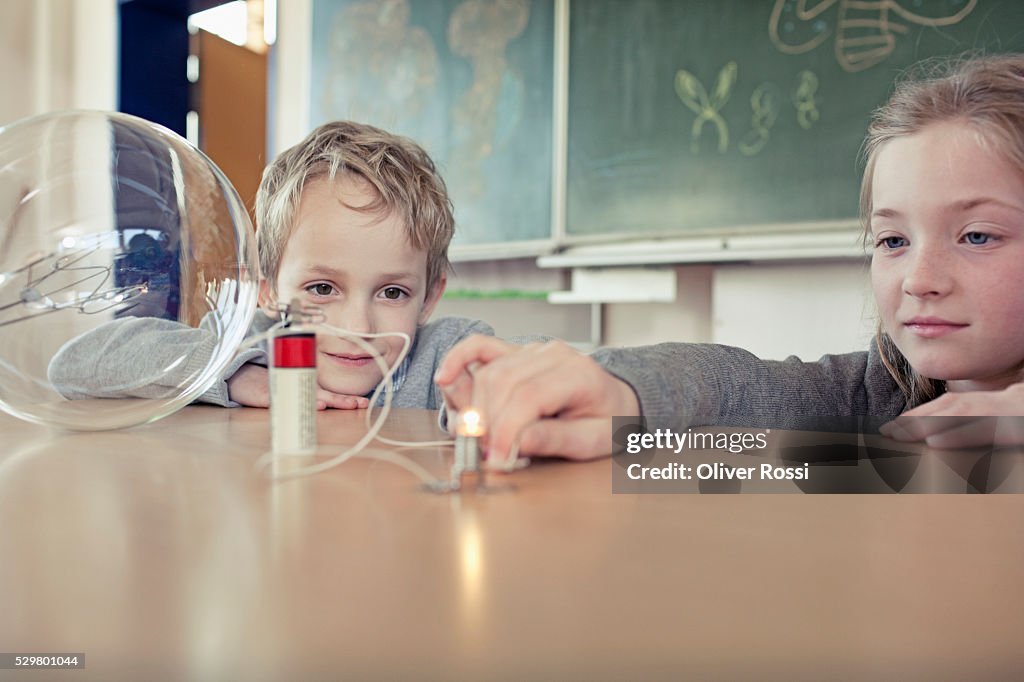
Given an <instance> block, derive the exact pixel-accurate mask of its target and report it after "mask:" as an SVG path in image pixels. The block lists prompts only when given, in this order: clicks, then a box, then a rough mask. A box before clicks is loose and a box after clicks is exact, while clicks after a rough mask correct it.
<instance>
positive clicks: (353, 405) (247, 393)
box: [228, 363, 370, 410]
mask: <svg viewBox="0 0 1024 682" xmlns="http://www.w3.org/2000/svg"><path fill="white" fill-rule="evenodd" d="M228 397H229V398H231V400H233V401H235V402H236V403H238V404H239V405H244V406H246V407H270V371H269V370H268V369H267V368H266V367H262V366H260V365H254V364H251V363H250V364H246V365H242V367H241V368H240V369H239V370H238V371H237V372H235V373H234V375H232V377H231V378H230V379H228ZM369 404H370V401H369V400H368V399H366V398H365V397H363V396H361V395H359V396H356V395H344V394H341V393H332V392H331V391H328V390H326V389H324V388H318V389H317V392H316V409H318V410H326V409H327V408H328V407H332V408H334V409H336V410H358V409H363V408H365V407H368V406H369Z"/></svg>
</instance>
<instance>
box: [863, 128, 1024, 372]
mask: <svg viewBox="0 0 1024 682" xmlns="http://www.w3.org/2000/svg"><path fill="white" fill-rule="evenodd" d="M872 204H873V207H872V209H873V213H872V216H871V232H872V237H873V241H874V243H875V248H874V254H873V257H872V259H871V277H872V282H873V284H874V290H875V299H876V300H877V302H878V309H879V313H880V315H881V318H882V326H883V328H884V329H885V331H886V332H887V333H888V334H889V336H890V337H892V339H893V341H894V342H895V343H896V346H897V347H898V348H899V349H900V351H901V352H902V353H903V355H904V356H905V357H906V358H907V360H909V361H910V364H911V365H912V366H913V367H914V369H916V370H917V371H918V372H920V373H921V374H922V375H924V376H925V377H929V378H931V379H940V380H944V381H946V382H947V386H948V387H949V390H951V391H958V390H991V389H998V388H1003V387H1005V386H1007V385H1008V384H1010V383H1012V382H1014V381H1020V380H1021V377H1022V371H1024V296H1022V295H1021V292H1022V291H1024V178H1022V177H1021V174H1020V172H1019V170H1018V169H1016V168H1014V167H1013V166H1012V165H1011V164H1009V163H1008V162H1007V161H1006V160H1004V159H1003V157H1002V156H1000V155H998V154H997V153H996V152H995V151H994V148H993V146H992V145H991V144H985V143H984V141H983V140H982V139H980V138H979V136H978V134H977V133H976V132H975V131H974V129H972V128H970V127H968V126H966V125H964V124H962V123H942V124H935V125H932V126H929V127H927V128H925V129H923V130H922V131H920V132H918V133H916V134H913V135H908V136H906V137H901V138H897V139H894V140H891V141H889V142H887V143H886V144H885V146H884V147H883V148H882V149H881V150H880V151H879V153H878V158H877V160H876V164H875V173H874V178H873V191H872Z"/></svg>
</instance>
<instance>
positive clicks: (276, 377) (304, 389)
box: [270, 332, 317, 455]
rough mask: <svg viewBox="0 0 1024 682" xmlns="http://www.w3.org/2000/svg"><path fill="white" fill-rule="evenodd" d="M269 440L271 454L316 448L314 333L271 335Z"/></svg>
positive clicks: (293, 453) (307, 453)
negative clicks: (272, 452)
mask: <svg viewBox="0 0 1024 682" xmlns="http://www.w3.org/2000/svg"><path fill="white" fill-rule="evenodd" d="M270 362H271V366H270V440H271V447H272V449H273V451H274V453H275V454H287V455H309V454H313V453H314V452H316V444H317V441H316V391H317V380H316V334H311V333H296V334H289V333H287V332H285V333H282V334H278V335H277V336H275V337H274V338H273V347H272V349H271V355H270Z"/></svg>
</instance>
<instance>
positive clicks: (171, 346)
mask: <svg viewBox="0 0 1024 682" xmlns="http://www.w3.org/2000/svg"><path fill="white" fill-rule="evenodd" d="M204 322H205V320H204ZM217 343H218V337H217V335H216V334H215V333H214V332H213V331H212V330H210V329H208V328H205V326H202V325H201V326H200V327H199V328H195V327H190V326H188V325H185V324H181V323H179V322H173V321H170V320H161V319H158V318H149V317H126V318H122V319H118V320H114V321H112V322H109V323H107V324H104V325H101V326H99V327H97V328H96V329H93V330H91V331H89V332H86V333H85V334H82V335H80V336H78V337H76V338H74V339H72V340H71V341H69V342H67V343H66V344H64V346H63V347H61V349H60V350H59V351H57V354H56V355H54V357H53V359H52V360H51V361H50V366H49V369H48V375H49V379H50V383H51V384H52V385H53V386H54V388H55V389H56V390H57V391H58V392H59V393H60V394H61V395H63V396H64V397H65V398H69V399H79V398H157V399H159V398H166V397H170V396H172V395H175V394H176V393H177V392H179V391H180V390H181V389H182V388H183V387H184V386H186V385H188V383H189V382H191V381H192V380H194V378H195V377H196V376H197V375H198V374H199V373H201V372H202V370H203V368H205V367H206V364H207V362H208V361H209V359H210V357H211V355H212V354H213V352H214V350H215V348H216V346H217ZM264 357H265V353H264V351H263V350H262V349H261V348H247V349H245V350H243V351H241V352H240V353H239V354H238V355H236V357H234V358H233V359H232V361H231V363H230V364H229V365H228V367H227V368H226V369H225V371H224V372H223V373H222V375H221V376H220V377H218V379H217V381H216V382H214V384H213V385H212V386H211V387H210V388H209V389H207V390H206V392H204V393H203V394H202V395H201V396H200V397H199V398H197V400H198V401H201V402H208V403H212V404H215V405H221V406H225V407H227V406H235V405H236V404H237V403H234V402H232V401H231V400H230V398H229V397H228V388H227V381H226V380H227V379H228V378H230V377H231V376H232V375H233V374H234V373H235V372H236V371H238V369H239V368H240V367H241V366H242V365H244V364H245V363H247V362H252V361H257V362H258V361H260V360H261V359H262V358H264Z"/></svg>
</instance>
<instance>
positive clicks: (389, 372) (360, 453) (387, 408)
mask: <svg viewBox="0 0 1024 682" xmlns="http://www.w3.org/2000/svg"><path fill="white" fill-rule="evenodd" d="M285 326H286V323H285V322H284V321H283V320H282V321H278V322H276V323H274V325H273V326H271V327H270V328H269V329H268V330H267V331H265V332H263V333H261V334H257V335H255V336H253V337H250V338H249V339H246V340H245V342H244V343H243V344H242V345H241V346H240V347H239V350H242V349H245V348H249V347H251V346H255V345H257V344H259V343H262V342H263V341H266V340H268V339H270V338H271V337H273V336H275V335H276V332H277V331H278V330H280V329H282V328H284V327H285ZM288 330H289V332H290V333H314V334H315V333H316V332H317V331H326V332H329V333H331V334H333V335H335V336H338V337H342V338H346V339H349V340H351V341H352V342H353V343H355V345H357V346H359V348H361V349H362V350H364V351H366V352H367V353H369V354H370V356H371V357H372V358H373V360H374V362H376V363H377V366H378V367H379V368H380V370H381V374H382V375H383V376H382V379H381V381H380V383H379V384H378V385H377V388H375V389H374V391H373V394H372V395H371V396H370V398H369V407H368V408H367V410H366V434H364V435H363V437H362V438H360V439H359V441H358V442H356V444H355V445H353V446H351V447H349V448H347V449H346V450H344V451H342V452H341V453H339V454H337V455H335V456H334V457H332V458H330V459H328V460H326V461H324V462H319V463H317V464H310V465H307V466H303V467H299V468H296V469H290V470H289V471H287V472H271V473H270V474H269V476H270V478H271V479H272V480H276V481H280V480H286V479H291V478H300V477H304V476H312V475H315V474H318V473H322V472H324V471H327V470H328V469H333V468H334V467H336V466H338V465H340V464H342V463H344V462H346V461H348V460H349V459H352V458H353V457H367V458H369V459H377V460H380V461H384V462H388V463H390V464H395V465H397V466H400V467H402V468H404V469H406V470H407V471H409V472H410V473H412V474H414V475H415V476H417V477H418V478H420V479H421V480H422V481H423V482H425V483H433V482H436V481H437V480H438V479H437V477H435V476H432V475H431V474H430V472H428V471H427V470H426V469H424V468H423V467H422V466H420V465H419V464H416V463H415V462H413V461H412V460H411V459H409V458H408V457H403V456H402V455H399V454H397V453H393V452H387V451H383V450H376V451H366V452H364V450H365V449H366V446H367V445H369V444H370V442H371V441H373V440H374V439H376V440H378V441H380V442H382V443H385V444H387V445H392V446H396V447H401V448H410V447H451V446H452V445H454V441H452V440H432V441H399V440H392V439H390V438H385V437H383V436H381V435H379V434H380V430H381V429H382V428H383V426H384V421H385V420H386V419H387V417H388V415H389V414H390V412H391V400H392V398H393V393H394V387H393V385H392V383H393V382H392V377H393V376H394V374H395V372H396V371H397V370H398V368H399V367H401V365H402V362H403V361H404V360H405V356H406V355H407V354H408V353H409V348H410V347H411V345H412V339H411V338H410V337H409V335H408V334H405V333H403V332H379V333H369V332H359V333H356V332H352V331H349V330H347V329H340V328H338V327H332V326H331V325H329V324H326V323H324V322H318V323H314V324H299V325H292V326H289V327H288ZM385 337H398V338H400V339H401V340H402V348H401V350H400V351H399V353H398V356H397V357H396V358H395V363H394V365H393V366H391V367H388V366H387V363H386V362H385V361H384V356H383V355H381V353H380V352H379V351H377V349H376V348H374V347H373V346H372V345H371V344H369V343H367V341H366V339H368V338H370V339H377V338H385ZM382 391H383V393H384V403H383V405H381V409H380V412H379V413H378V415H377V418H376V420H373V418H372V413H373V407H374V405H376V403H377V400H378V398H379V397H380V395H381V392H382ZM518 453H519V443H518V442H516V443H513V446H512V452H511V454H510V456H509V459H508V460H507V461H506V462H505V463H504V464H502V465H492V466H489V467H488V468H490V469H493V470H497V471H514V470H515V469H517V468H522V467H523V466H524V465H526V464H528V463H529V460H519V459H518ZM292 456H294V455H276V454H275V453H274V452H273V451H268V452H265V453H264V454H263V455H262V456H261V457H260V458H259V459H258V460H256V463H255V465H254V467H255V468H256V469H257V470H263V469H266V468H267V467H268V466H269V465H270V464H272V463H273V461H274V458H275V457H292Z"/></svg>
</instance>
